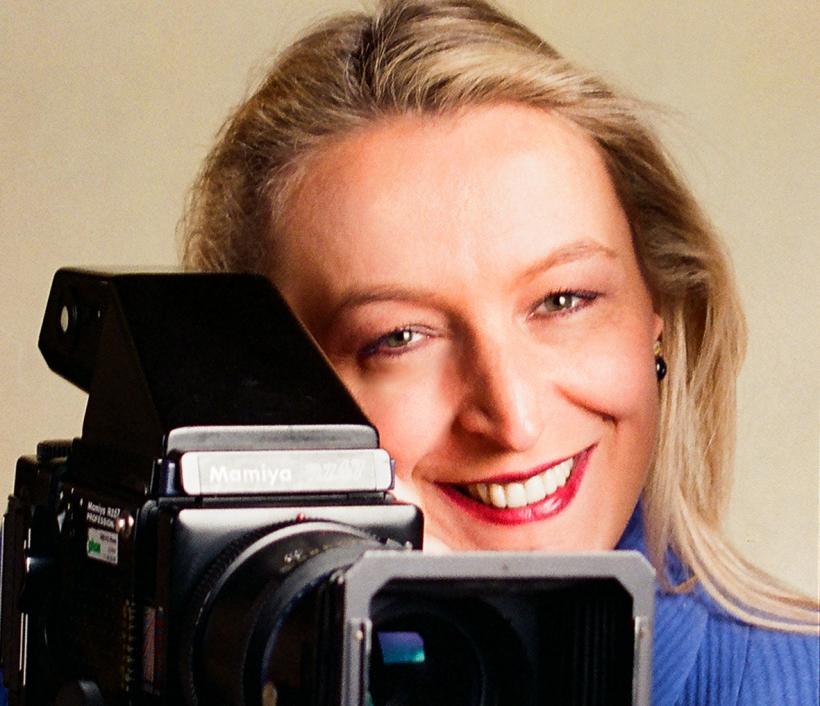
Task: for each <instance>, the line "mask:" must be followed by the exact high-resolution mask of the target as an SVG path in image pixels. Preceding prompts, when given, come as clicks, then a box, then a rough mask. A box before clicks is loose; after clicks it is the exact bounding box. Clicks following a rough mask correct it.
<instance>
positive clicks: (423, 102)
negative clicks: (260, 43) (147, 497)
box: [185, 0, 818, 704]
mask: <svg viewBox="0 0 820 706" xmlns="http://www.w3.org/2000/svg"><path fill="white" fill-rule="evenodd" d="M185 226H186V231H185V262H186V265H187V266H188V267H189V268H193V269H208V270H229V271H252V272H258V273H262V274H264V275H266V276H268V277H270V278H271V279H272V280H273V282H274V283H275V284H276V285H277V286H278V287H279V288H280V290H281V291H282V292H283V294H284V296H285V297H286V298H287V299H288V301H289V303H290V304H291V306H292V307H293V308H294V309H295V311H296V312H297V313H298V314H299V315H300V316H301V318H302V319H303V320H304V321H305V323H306V325H307V326H308V328H309V329H310V330H311V332H312V333H313V334H314V336H315V337H316V339H317V341H318V342H319V344H320V345H321V346H322V347H323V349H324V350H325V352H326V353H327V355H328V357H329V358H330V360H331V362H332V363H333V364H334V366H335V368H336V369H337V371H338V373H339V375H340V376H341V378H342V379H343V380H344V381H345V383H346V384H347V385H348V386H349V388H350V389H351V391H352V392H353V394H354V396H355V397H356V399H357V400H358V402H359V403H360V405H361V406H362V407H363V409H364V411H365V412H366V413H367V414H368V416H369V417H370V418H371V419H372V420H373V422H374V423H375V425H376V426H377V427H378V429H379V431H380V434H381V440H382V445H383V446H384V447H385V448H387V449H388V450H389V451H390V452H391V454H392V455H393V456H394V457H395V459H396V462H397V466H396V472H397V485H396V494H397V496H398V497H399V498H400V499H402V500H407V501H411V502H415V503H416V504H418V505H419V506H420V507H421V508H422V509H423V511H424V514H425V521H426V525H427V530H426V534H425V545H426V546H427V547H428V548H429V547H438V548H453V549H459V550H461V549H478V548H482V549H513V550H528V549H540V550H585V549H612V548H614V547H622V548H625V547H628V548H638V549H640V550H641V551H643V552H644V553H645V554H646V555H647V556H648V557H649V558H650V559H651V561H652V562H653V564H654V565H655V567H656V570H657V572H658V577H659V578H658V580H659V589H658V590H659V593H658V603H657V607H656V632H655V657H654V670H653V671H654V674H653V703H656V704H665V703H669V704H672V703H687V704H735V703H737V704H758V703H760V704H763V703H779V704H783V703H787V704H804V703H815V702H816V697H817V688H818V687H817V685H818V674H817V662H818V641H817V638H816V631H817V628H816V623H817V610H816V606H815V605H814V604H813V603H812V601H810V600H808V599H804V598H801V597H799V596H796V595H793V594H792V593H790V592H789V591H788V590H786V589H784V588H782V587H780V586H778V585H777V584H776V583H775V582H774V581H773V580H771V579H770V578H769V577H767V576H765V575H763V574H761V573H760V572H759V571H757V570H755V569H754V568H753V567H751V566H749V565H748V564H747V563H746V562H744V561H743V560H742V559H740V558H739V557H737V555H736V554H734V553H733V552H732V550H731V549H730V548H729V547H727V546H726V544H725V543H724V540H723V539H722V537H721V534H720V523H721V518H722V515H723V512H724V509H725V503H726V500H727V494H728V488H729V484H730V475H731V456H732V438H733V407H734V381H735V377H736V374H737V370H738V366H739V363H740V359H741V357H742V353H743V338H744V327H743V318H742V314H741V311H740V308H739V305H738V301H737V297H736V294H735V290H734V286H733V283H732V279H731V275H730V270H729V266H728V263H727V260H726V257H725V255H724V254H723V251H722V249H721V247H720V245H719V243H718V240H717V238H716V236H715V235H714V233H713V232H712V231H711V229H710V227H709V225H708V224H707V222H706V220H705V218H704V217H703V216H702V214H701V212H700V211H699V208H698V206H697V204H695V203H694V201H693V199H692V197H691V196H690V194H689V193H688V191H687V190H686V188H685V187H684V185H683V184H682V182H681V180H680V179H679V177H678V176H677V175H676V174H675V172H674V171H673V170H672V169H671V167H670V166H669V163H668V162H667V160H666V159H665V157H664V155H663V151H662V149H661V147H660V146H659V145H658V143H657V142H656V140H655V138H654V137H653V135H652V134H651V133H650V132H649V131H648V130H647V128H646V127H645V126H644V125H643V124H642V123H641V121H640V119H639V117H638V108H637V106H636V105H635V104H634V103H633V102H632V101H629V100H627V99H624V98H622V97H619V96H617V95H615V94H614V93H613V92H612V91H611V90H610V89H609V88H608V87H607V86H606V85H605V84H604V83H602V82H601V81H600V80H599V79H598V78H596V77H595V76H593V75H590V74H588V73H586V72H584V71H581V70H580V69H578V68H577V67H574V66H572V65H571V64H570V63H568V62H567V61H565V60H564V59H563V58H562V57H561V56H560V55H559V54H557V53H556V52H555V51H554V50H553V49H552V48H551V47H550V46H549V45H547V44H545V43H544V42H543V41H542V40H540V39H539V38H538V37H536V36H534V35H533V34H532V33H530V32H529V31H528V30H527V29H525V28H524V27H522V26H521V25H519V24H517V23H515V22H514V21H512V20H511V19H509V18H507V17H506V16H504V15H503V14H501V13H499V12H498V11H496V10H495V9H493V8H492V7H491V6H489V5H487V4H485V3H484V2H481V1H480V0H461V1H457V0H443V1H437V0H408V1H405V2H391V1H387V2H384V3H383V4H382V5H380V6H379V8H378V9H377V11H376V12H375V13H374V14H373V15H372V16H371V15H365V14H359V15H349V16H344V17H339V18H337V19H334V20H331V21H330V22H328V23H327V24H325V25H323V26H322V27H320V28H318V29H316V30H314V31H313V32H311V33H310V34H308V35H307V36H305V37H304V38H303V39H302V40H301V41H299V42H297V43H296V44H294V45H293V46H292V47H291V48H290V49H288V50H287V51H286V52H284V54H283V55H282V56H281V57H280V58H279V60H278V62H277V63H276V64H275V66H274V67H273V68H272V70H271V71H270V73H269V74H268V76H267V79H266V81H265V82H264V84H263V85H262V86H261V88H260V89H259V90H258V91H257V92H256V94H255V95H253V96H252V97H251V98H250V99H249V100H248V101H247V102H246V103H245V104H244V105H243V106H241V107H240V108H239V110H237V112H236V113H235V114H234V115H233V116H232V118H231V119H230V120H229V121H228V123H226V125H225V127H224V129H223V131H222V134H221V136H220V139H219V142H218V144H217V145H216V147H215V148H214V150H213V151H212V153H211V155H210V157H209V159H208V161H207V163H206V165H205V168H204V170H203V173H202V175H201V177H200V180H199V182H198V184H197V186H196V187H195V190H194V191H193V198H192V202H191V207H190V211H189V215H188V219H187V221H186V224H185ZM800 633H806V634H804V635H801V634H800Z"/></svg>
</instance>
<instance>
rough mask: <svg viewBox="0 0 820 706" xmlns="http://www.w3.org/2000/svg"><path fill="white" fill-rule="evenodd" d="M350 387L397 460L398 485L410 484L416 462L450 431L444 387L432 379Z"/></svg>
mask: <svg viewBox="0 0 820 706" xmlns="http://www.w3.org/2000/svg"><path fill="white" fill-rule="evenodd" d="M342 379H344V377H343V378H342ZM348 386H349V387H350V389H351V392H352V393H353V397H354V398H355V399H356V401H357V402H358V403H359V405H360V406H361V408H362V409H363V411H364V413H365V414H366V415H367V417H368V419H370V421H371V422H372V423H373V424H374V426H375V427H376V429H377V430H378V432H379V442H380V444H381V446H382V447H383V448H384V449H386V450H387V451H388V453H389V454H390V456H391V457H392V458H393V459H394V460H395V462H396V477H397V481H404V482H408V481H411V480H412V478H411V476H412V471H413V468H414V467H415V466H416V464H417V462H418V461H419V460H420V459H421V458H422V457H423V456H425V455H426V454H427V453H429V452H430V451H431V450H432V449H433V448H434V447H435V446H436V443H437V440H438V439H440V438H442V437H444V436H445V435H446V434H447V430H448V429H449V426H450V415H449V412H448V410H449V408H450V404H449V399H448V396H447V395H446V393H445V392H444V390H445V389H446V388H445V386H444V385H438V384H431V381H430V380H429V379H428V380H426V381H418V382H417V383H409V384H401V385H399V384H395V385H382V386H378V385H376V386H369V385H368V386H357V385H355V383H354V384H352V385H351V384H350V383H348ZM357 387H358V389H357ZM397 490H400V488H399V487H398V486H397ZM397 495H399V496H400V493H398V492H397ZM399 499H405V498H402V497H399Z"/></svg>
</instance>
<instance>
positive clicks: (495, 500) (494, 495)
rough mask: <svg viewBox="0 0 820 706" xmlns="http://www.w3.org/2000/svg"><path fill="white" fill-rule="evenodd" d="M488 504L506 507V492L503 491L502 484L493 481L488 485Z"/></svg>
mask: <svg viewBox="0 0 820 706" xmlns="http://www.w3.org/2000/svg"><path fill="white" fill-rule="evenodd" d="M490 504H492V505H493V506H494V507H497V508H501V509H503V508H505V507H507V493H505V492H504V486H503V485H498V483H493V484H491V485H490Z"/></svg>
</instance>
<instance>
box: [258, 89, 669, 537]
mask: <svg viewBox="0 0 820 706" xmlns="http://www.w3.org/2000/svg"><path fill="white" fill-rule="evenodd" d="M282 232H283V235H282V236H281V239H280V240H279V241H278V244H277V248H280V249H278V250H277V256H278V263H279V265H278V268H277V270H276V272H274V273H273V279H274V281H275V282H276V284H277V285H278V286H279V287H280V289H281V290H282V292H283V294H284V295H285V297H286V298H287V300H288V301H289V302H290V304H291V305H292V306H293V308H294V309H295V310H296V312H297V313H298V314H299V315H300V316H301V317H302V318H303V320H304V322H305V324H306V325H307V327H308V328H309V329H310V330H311V331H312V333H313V334H314V335H315V337H316V339H317V340H318V342H319V344H320V345H321V346H322V348H323V349H324V351H325V352H326V353H327V355H328V357H329V358H330V360H331V362H332V363H333V365H334V366H335V368H336V370H337V371H338V373H339V375H340V376H341V378H342V380H343V381H344V382H345V383H346V384H347V385H348V387H349V388H350V390H351V391H352V393H353V395H354V397H355V398H356V400H357V401H358V402H359V404H360V405H361V407H362V408H363V409H364V411H365V413H366V414H367V415H368V416H369V417H370V419H371V420H372V421H373V423H374V424H375V425H376V427H377V428H378V430H379V432H380V435H381V443H382V446H383V447H384V448H386V449H387V450H388V451H389V452H390V454H391V455H392V456H393V457H394V458H395V460H396V473H397V485H396V495H397V496H398V497H399V498H400V499H402V500H406V501H410V502H414V503H416V504H417V505H419V506H420V507H421V508H422V510H423V511H424V516H425V523H426V530H425V542H426V543H427V544H428V545H433V546H440V545H441V544H444V545H447V546H449V547H452V548H454V549H560V550H581V549H609V548H612V547H613V546H614V545H615V543H616V542H617V540H618V538H619V537H620V535H621V533H622V531H623V529H624V527H625V525H626V522H627V520H628V519H629V516H630V514H631V513H632V510H633V508H634V506H635V503H636V501H637V498H638V495H639V494H640V491H641V488H642V487H643V484H644V480H645V476H646V472H647V466H648V464H649V461H650V456H651V451H652V448H653V443H654V437H655V432H656V425H657V381H656V379H655V370H654V356H653V343H654V341H655V339H656V338H657V337H658V335H659V334H660V331H661V321H660V319H659V317H658V316H657V315H656V314H655V312H654V311H653V306H652V300H651V297H650V294H649V292H648V290H647V287H646V285H645V283H644V281H643V279H642V277H641V273H640V270H639V267H638V262H637V260H636V256H635V252H634V250H633V247H632V242H631V232H630V227H629V224H628V222H627V219H626V217H625V215H624V212H623V210H622V208H621V206H620V204H619V202H618V199H617V197H616V195H615V191H614V189H613V186H612V184H611V181H610V179H609V176H608V174H607V171H606V169H605V167H604V164H603V162H602V160H601V158H600V156H599V154H598V152H597V151H596V149H595V147H594V146H593V144H592V142H591V141H590V140H589V139H588V138H586V137H585V136H584V135H582V133H581V132H580V131H579V130H577V129H576V128H574V127H573V126H571V125H570V124H568V123H567V122H565V121H563V120H562V119H560V118H558V117H556V116H553V115H550V114H549V113H547V112H544V111H539V110H536V109H534V108H529V107H523V106H517V105H496V106H492V107H481V108H474V109H471V110H469V111H466V112H464V113H462V114H460V115H458V116H450V117H423V118H420V117H416V116H406V117H398V118H393V119H390V120H385V121H384V122H383V123H380V124H377V125H373V126H370V127H369V128H367V129H365V130H363V131H361V132H358V133H355V134H351V135H348V136H346V137H345V138H343V139H341V140H339V141H337V142H335V143H333V144H332V145H330V146H328V147H327V148H325V149H323V150H322V151H321V152H320V153H319V154H318V155H315V156H314V157H312V158H311V160H310V161H309V162H308V164H307V165H306V170H305V176H304V178H303V179H302V181H301V182H300V184H299V186H298V187H297V188H296V189H295V190H294V192H293V193H292V194H291V196H290V197H289V200H288V207H287V209H286V210H285V214H284V219H283V225H282Z"/></svg>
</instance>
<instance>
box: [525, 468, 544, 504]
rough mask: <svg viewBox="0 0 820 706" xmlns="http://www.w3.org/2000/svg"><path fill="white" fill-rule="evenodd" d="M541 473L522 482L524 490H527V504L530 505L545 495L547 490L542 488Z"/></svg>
mask: <svg viewBox="0 0 820 706" xmlns="http://www.w3.org/2000/svg"><path fill="white" fill-rule="evenodd" d="M541 475H542V474H540V473H539V474H538V475H537V476H533V477H532V478H530V479H529V480H527V482H526V483H524V490H525V491H527V505H532V504H533V503H537V502H538V501H539V500H543V499H544V498H545V497H547V491H546V490H545V489H544V481H543V480H542V479H541Z"/></svg>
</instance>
